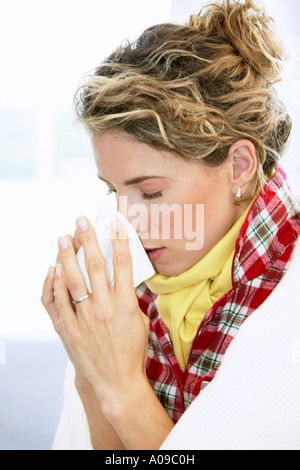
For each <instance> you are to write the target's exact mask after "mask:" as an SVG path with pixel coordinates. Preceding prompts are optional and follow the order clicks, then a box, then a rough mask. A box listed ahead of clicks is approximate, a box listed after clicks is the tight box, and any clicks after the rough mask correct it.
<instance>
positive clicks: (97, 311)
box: [44, 218, 149, 403]
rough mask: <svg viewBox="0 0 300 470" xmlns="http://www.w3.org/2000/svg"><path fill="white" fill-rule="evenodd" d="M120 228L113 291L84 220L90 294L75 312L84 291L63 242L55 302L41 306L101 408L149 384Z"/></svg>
mask: <svg viewBox="0 0 300 470" xmlns="http://www.w3.org/2000/svg"><path fill="white" fill-rule="evenodd" d="M121 227H122V229H121V231H120V233H115V232H112V235H113V236H112V244H113V250H114V257H113V264H114V277H115V284H114V286H113V287H110V286H109V285H108V282H107V279H106V273H105V264H104V260H103V257H102V255H101V252H100V249H99V245H98V242H97V239H96V234H95V231H94V229H93V228H92V226H91V224H90V222H89V221H88V220H87V219H82V218H81V219H79V220H78V221H77V234H78V239H79V241H80V243H81V244H82V245H83V249H84V253H85V260H86V269H87V272H88V274H89V279H90V283H91V287H92V294H91V295H90V296H89V297H88V298H87V299H86V300H84V301H83V302H81V303H79V304H77V305H76V306H74V305H73V304H72V299H79V298H81V297H83V296H84V295H85V294H86V293H87V290H86V286H85V283H84V280H83V277H82V275H81V273H80V270H79V267H78V264H77V261H76V257H75V250H74V245H73V243H72V242H71V239H70V237H61V238H60V240H59V255H60V260H61V264H57V266H56V270H55V271H56V272H55V277H54V283H53V288H54V292H55V300H54V299H52V301H51V300H50V302H49V295H48V302H46V305H47V307H48V308H47V307H46V305H45V303H44V305H45V307H46V309H47V311H48V313H49V315H50V317H51V319H52V321H53V323H54V327H55V328H56V331H58V330H59V331H60V333H59V335H60V337H61V339H62V341H63V344H64V346H65V347H66V350H67V352H68V354H69V357H71V358H72V359H71V360H72V362H73V363H74V365H75V367H76V368H78V370H80V372H81V373H82V375H83V376H84V377H85V378H86V379H87V380H88V381H89V382H90V383H91V384H92V386H93V388H94V389H95V391H96V393H97V395H98V396H99V400H100V403H105V402H110V403H111V401H112V400H114V399H116V400H118V397H121V396H122V395H123V394H124V393H125V394H126V393H129V391H130V389H131V387H133V386H134V384H140V383H142V382H143V381H144V382H145V381H146V380H147V379H146V373H145V365H146V360H147V352H148V351H147V350H148V327H149V320H148V318H147V317H146V316H145V315H144V314H143V312H142V311H141V310H140V309H139V306H138V302H137V298H136V295H135V291H134V288H133V281H132V263H131V255H130V251H129V246H128V239H127V236H126V233H125V229H124V227H123V226H121ZM50 305H51V309H50V308H49V306H50ZM53 305H55V310H54V307H53ZM50 312H51V314H50ZM59 322H60V323H61V326H60V328H58V326H57V325H59ZM62 331H63V333H62ZM137 386H138V385H137Z"/></svg>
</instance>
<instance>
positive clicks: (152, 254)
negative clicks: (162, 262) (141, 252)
mask: <svg viewBox="0 0 300 470" xmlns="http://www.w3.org/2000/svg"><path fill="white" fill-rule="evenodd" d="M145 250H146V253H147V255H148V258H149V259H150V261H157V260H158V259H160V258H161V257H162V255H163V254H164V251H165V247H162V248H155V249H152V250H151V248H147V249H146V248H145Z"/></svg>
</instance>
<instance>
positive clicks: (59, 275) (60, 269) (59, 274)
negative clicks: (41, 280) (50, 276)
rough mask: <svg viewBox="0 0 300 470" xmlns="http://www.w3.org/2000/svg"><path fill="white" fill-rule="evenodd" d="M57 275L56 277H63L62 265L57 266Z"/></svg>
mask: <svg viewBox="0 0 300 470" xmlns="http://www.w3.org/2000/svg"><path fill="white" fill-rule="evenodd" d="M55 275H56V277H61V276H62V265H61V264H57V265H56V266H55Z"/></svg>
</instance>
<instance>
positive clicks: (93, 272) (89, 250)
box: [76, 217, 109, 302]
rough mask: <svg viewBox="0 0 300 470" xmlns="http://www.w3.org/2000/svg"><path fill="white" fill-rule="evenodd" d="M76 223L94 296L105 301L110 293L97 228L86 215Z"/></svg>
mask: <svg viewBox="0 0 300 470" xmlns="http://www.w3.org/2000/svg"><path fill="white" fill-rule="evenodd" d="M76 224H77V229H78V237H79V240H80V243H81V244H82V246H83V250H84V257H85V266H86V270H87V272H88V275H89V279H90V283H91V288H92V292H93V297H94V298H95V299H97V300H100V301H103V302H105V298H106V296H107V295H108V293H109V286H108V282H107V277H106V270H105V261H104V258H103V256H102V254H101V251H100V248H99V244H98V240H97V236H96V233H95V230H94V228H93V227H92V225H91V223H90V222H89V220H88V219H86V218H85V217H80V218H78V219H77V221H76Z"/></svg>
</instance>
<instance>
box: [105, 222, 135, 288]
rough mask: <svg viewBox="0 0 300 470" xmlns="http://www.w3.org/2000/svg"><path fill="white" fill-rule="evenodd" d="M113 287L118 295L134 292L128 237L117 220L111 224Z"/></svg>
mask: <svg viewBox="0 0 300 470" xmlns="http://www.w3.org/2000/svg"><path fill="white" fill-rule="evenodd" d="M111 242H112V245H113V265H114V278H115V289H116V291H117V292H118V293H120V295H122V294H126V295H128V294H129V293H134V288H133V274H132V258H131V254H130V250H129V243H128V237H127V234H126V230H125V227H124V225H123V224H121V223H120V222H119V221H118V220H117V221H114V222H113V223H112V224H111Z"/></svg>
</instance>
